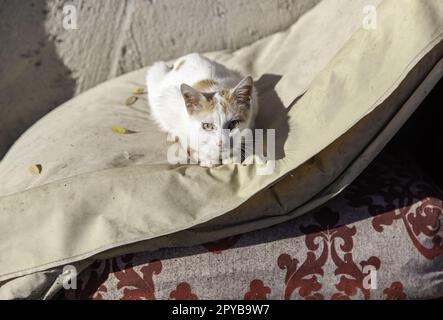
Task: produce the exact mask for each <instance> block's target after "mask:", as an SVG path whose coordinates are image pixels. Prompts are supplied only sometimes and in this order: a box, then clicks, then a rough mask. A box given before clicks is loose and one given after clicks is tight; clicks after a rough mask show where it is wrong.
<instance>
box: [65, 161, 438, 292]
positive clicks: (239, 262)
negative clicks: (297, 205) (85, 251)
mask: <svg viewBox="0 0 443 320" xmlns="http://www.w3.org/2000/svg"><path fill="white" fill-rule="evenodd" d="M410 158H411V157H409V159H410ZM406 159H408V158H406ZM442 201H443V192H442V191H441V190H440V189H439V188H438V187H436V186H435V184H434V183H433V182H432V181H431V180H430V179H429V178H428V177H427V176H426V175H425V174H423V172H422V171H421V170H420V169H419V168H418V167H417V166H416V165H414V164H411V163H406V162H402V161H401V160H398V157H394V156H393V155H392V154H389V153H384V154H382V155H381V156H380V157H379V158H378V159H377V161H375V162H374V163H373V164H371V166H370V167H369V168H368V169H367V170H366V171H365V172H364V173H363V174H362V175H361V176H360V177H359V178H358V179H357V180H356V181H355V182H354V183H353V184H352V185H351V186H350V187H349V188H347V189H346V190H345V191H344V192H343V193H342V194H341V195H340V196H338V197H337V198H335V199H334V200H332V201H330V202H328V203H327V204H326V205H324V206H323V207H321V208H319V209H318V210H316V211H314V212H311V213H309V214H307V215H305V216H302V217H299V218H296V219H295V220H292V221H289V222H286V223H284V224H280V225H278V226H275V227H272V228H268V229H265V230H261V231H256V232H252V233H248V234H244V235H241V236H235V237H230V238H227V239H224V240H222V241H218V242H213V243H208V244H206V245H203V246H196V247H191V248H175V249H164V250H159V251H156V252H152V253H149V252H145V253H139V254H132V255H124V256H120V257H118V258H113V259H108V260H99V261H96V262H95V263H94V264H93V265H92V266H91V267H90V268H88V269H87V270H86V271H85V272H84V273H82V274H81V275H80V277H79V289H80V290H76V291H64V292H63V295H64V297H65V298H68V299H177V300H196V299H246V300H255V299H423V298H441V297H443V243H442V236H443V227H442V221H443V202H442Z"/></svg>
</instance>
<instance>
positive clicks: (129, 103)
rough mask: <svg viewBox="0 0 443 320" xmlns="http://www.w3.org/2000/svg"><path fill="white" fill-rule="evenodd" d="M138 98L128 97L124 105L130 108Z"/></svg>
mask: <svg viewBox="0 0 443 320" xmlns="http://www.w3.org/2000/svg"><path fill="white" fill-rule="evenodd" d="M137 100H138V98H137V97H136V96H130V97H129V98H128V99H126V103H125V104H126V105H127V106H132V105H133V104H134V103H136V102H137Z"/></svg>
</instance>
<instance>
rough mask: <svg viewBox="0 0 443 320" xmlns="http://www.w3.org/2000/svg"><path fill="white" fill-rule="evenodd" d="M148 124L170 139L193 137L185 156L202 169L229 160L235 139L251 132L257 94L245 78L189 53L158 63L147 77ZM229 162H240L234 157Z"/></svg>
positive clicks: (249, 78) (250, 80)
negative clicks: (193, 146) (171, 61)
mask: <svg viewBox="0 0 443 320" xmlns="http://www.w3.org/2000/svg"><path fill="white" fill-rule="evenodd" d="M147 87H148V101H149V104H150V107H151V114H152V117H153V120H154V121H155V122H156V123H157V125H158V126H159V128H160V129H161V130H162V131H164V132H166V133H168V136H169V137H174V139H175V137H188V139H190V140H191V139H198V140H193V141H198V150H195V149H189V148H188V154H189V155H190V156H191V158H193V159H194V160H195V161H198V162H200V164H201V165H203V166H212V165H215V164H218V163H220V161H223V162H224V160H226V159H228V158H230V157H231V156H232V145H233V140H235V139H234V138H238V137H239V136H240V135H241V131H242V130H243V129H247V128H248V129H252V127H253V124H254V119H255V115H256V112H257V92H256V89H255V87H254V84H253V80H252V78H251V77H250V76H248V77H244V78H243V77H242V76H241V75H240V74H239V73H238V72H236V71H232V70H229V69H227V68H226V67H225V66H223V65H221V64H219V63H217V62H215V61H211V60H209V59H207V58H205V57H203V56H201V55H199V54H196V53H193V54H189V55H186V56H184V57H182V58H180V59H178V60H177V61H176V62H175V64H174V66H173V67H169V66H168V65H167V64H166V63H165V62H157V63H155V64H154V65H153V66H151V67H150V68H149V69H148V73H147ZM234 161H236V162H237V161H239V160H238V159H235V160H234Z"/></svg>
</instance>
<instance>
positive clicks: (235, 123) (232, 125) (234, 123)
mask: <svg viewBox="0 0 443 320" xmlns="http://www.w3.org/2000/svg"><path fill="white" fill-rule="evenodd" d="M239 124H240V121H239V120H232V121H231V122H230V123H229V125H228V129H229V130H234V129H235V128H237V127H238V125H239Z"/></svg>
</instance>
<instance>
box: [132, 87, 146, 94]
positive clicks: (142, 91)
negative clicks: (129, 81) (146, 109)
mask: <svg viewBox="0 0 443 320" xmlns="http://www.w3.org/2000/svg"><path fill="white" fill-rule="evenodd" d="M133 93H134V94H143V93H145V88H137V89H135V90H134V92H133Z"/></svg>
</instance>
